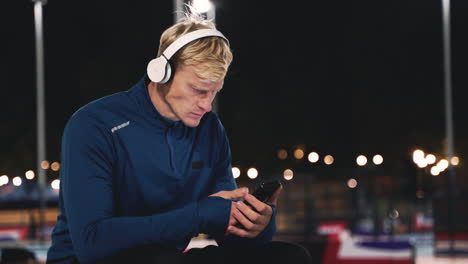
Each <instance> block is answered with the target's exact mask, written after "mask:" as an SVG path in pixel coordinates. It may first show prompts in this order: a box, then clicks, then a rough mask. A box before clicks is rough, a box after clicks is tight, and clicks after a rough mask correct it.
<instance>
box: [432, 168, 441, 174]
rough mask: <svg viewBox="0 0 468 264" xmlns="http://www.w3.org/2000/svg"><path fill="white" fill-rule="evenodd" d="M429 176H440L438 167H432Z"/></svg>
mask: <svg viewBox="0 0 468 264" xmlns="http://www.w3.org/2000/svg"><path fill="white" fill-rule="evenodd" d="M431 174H432V176H437V175H439V174H440V170H439V167H437V166H433V167H432V168H431Z"/></svg>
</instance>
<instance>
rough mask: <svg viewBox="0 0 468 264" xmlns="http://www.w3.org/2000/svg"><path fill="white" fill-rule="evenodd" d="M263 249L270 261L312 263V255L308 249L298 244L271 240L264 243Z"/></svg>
mask: <svg viewBox="0 0 468 264" xmlns="http://www.w3.org/2000/svg"><path fill="white" fill-rule="evenodd" d="M265 249H266V251H267V252H266V254H267V255H268V257H267V258H268V259H269V260H270V263H297V264H310V263H312V257H311V255H310V253H309V251H308V250H307V249H306V248H304V247H303V246H301V245H298V244H293V243H288V242H281V241H272V242H270V243H268V244H267V245H266V248H265ZM286 261H287V262H286Z"/></svg>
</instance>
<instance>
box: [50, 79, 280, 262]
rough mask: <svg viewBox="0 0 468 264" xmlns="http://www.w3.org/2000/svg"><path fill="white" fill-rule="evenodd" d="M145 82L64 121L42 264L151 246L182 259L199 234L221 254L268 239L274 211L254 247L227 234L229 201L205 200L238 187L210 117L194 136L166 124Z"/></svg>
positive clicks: (216, 125)
mask: <svg viewBox="0 0 468 264" xmlns="http://www.w3.org/2000/svg"><path fill="white" fill-rule="evenodd" d="M148 82H149V81H148V77H147V76H146V75H145V76H144V77H143V78H142V79H141V80H140V81H139V82H138V83H137V84H136V85H135V86H134V87H132V88H131V89H129V90H128V91H124V92H120V93H116V94H113V95H110V96H107V97H104V98H101V99H99V100H96V101H93V102H91V103H89V104H87V105H85V106H83V107H82V108H80V109H79V110H78V111H77V112H75V113H74V114H73V116H72V117H71V118H70V120H69V121H68V123H67V125H66V127H65V130H64V134H63V138H62V152H61V165H62V168H61V171H60V194H59V198H60V200H59V201H60V213H59V215H58V217H57V220H58V221H57V224H56V226H55V228H54V230H53V232H52V245H51V247H50V248H49V250H48V253H47V262H48V263H73V261H76V260H78V261H79V262H80V263H96V262H99V260H100V259H103V258H105V257H107V256H111V255H113V254H115V253H117V252H118V251H120V250H122V249H125V248H130V247H136V246H140V245H141V246H142V245H145V244H149V243H163V244H166V245H171V246H174V247H176V248H178V249H179V250H181V251H182V250H184V249H185V248H186V247H187V245H188V243H189V242H190V239H191V238H192V237H195V236H197V235H198V234H199V233H205V234H209V235H211V236H213V237H215V238H216V239H217V242H218V244H219V245H220V246H225V245H236V243H263V242H267V241H270V240H271V239H272V237H273V235H274V233H275V231H276V223H275V216H276V209H275V208H273V217H272V220H271V221H270V224H269V225H268V226H267V228H266V229H265V230H264V231H263V232H262V233H261V234H260V235H259V236H257V237H256V238H255V239H244V238H239V237H235V236H232V235H231V236H227V237H225V236H224V235H223V234H224V233H225V231H226V228H227V225H228V221H229V215H230V210H231V209H230V208H231V201H229V200H225V199H223V198H221V197H209V195H211V194H214V193H216V192H218V191H221V190H234V189H236V188H237V187H236V183H235V181H234V178H233V176H232V170H231V153H230V148H229V143H228V139H227V137H226V133H225V131H224V128H223V126H222V125H221V123H220V121H219V119H218V118H217V116H216V115H215V114H214V113H213V112H209V113H206V114H205V115H204V116H203V118H202V120H201V122H200V124H199V126H198V127H195V128H191V127H187V126H185V125H184V124H183V123H182V122H181V121H177V122H176V121H172V120H168V119H166V118H164V117H163V116H161V115H160V114H159V113H158V111H157V110H156V108H155V107H154V105H153V104H152V102H151V100H150V97H149V93H148V90H147V84H148Z"/></svg>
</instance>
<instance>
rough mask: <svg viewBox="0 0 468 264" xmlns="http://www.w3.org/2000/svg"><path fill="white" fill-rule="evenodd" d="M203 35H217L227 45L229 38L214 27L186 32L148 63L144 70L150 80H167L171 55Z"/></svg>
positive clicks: (159, 81) (169, 75)
mask: <svg viewBox="0 0 468 264" xmlns="http://www.w3.org/2000/svg"><path fill="white" fill-rule="evenodd" d="M205 37H219V38H222V39H224V40H225V41H226V42H227V44H228V45H229V40H228V39H227V38H226V37H225V36H224V35H223V34H222V33H221V32H219V31H218V30H215V29H199V30H195V31H192V32H190V33H187V34H185V35H183V36H181V37H179V38H178V39H176V40H175V41H174V42H173V43H172V44H171V45H169V47H167V48H166V49H165V50H164V52H163V53H162V54H161V55H160V56H159V57H157V58H156V59H153V60H151V61H150V62H149V63H148V67H147V68H146V71H147V73H148V77H149V78H150V80H151V81H153V82H156V83H166V82H167V81H169V79H170V78H171V73H172V69H171V64H170V63H169V60H170V59H171V57H172V56H173V55H174V54H175V53H176V52H177V51H178V50H179V49H181V48H182V47H184V46H185V45H187V44H188V43H190V42H192V41H194V40H197V39H200V38H205Z"/></svg>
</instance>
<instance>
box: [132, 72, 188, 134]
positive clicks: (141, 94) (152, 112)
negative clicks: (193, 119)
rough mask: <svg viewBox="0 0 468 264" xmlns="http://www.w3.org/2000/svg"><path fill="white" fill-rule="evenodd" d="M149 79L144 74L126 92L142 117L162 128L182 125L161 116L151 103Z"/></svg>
mask: <svg viewBox="0 0 468 264" xmlns="http://www.w3.org/2000/svg"><path fill="white" fill-rule="evenodd" d="M149 83H150V79H149V78H148V74H145V75H144V76H143V77H142V78H141V79H140V81H138V83H136V84H135V85H134V86H133V87H132V88H130V89H129V90H128V93H129V95H130V97H132V98H133V99H134V100H135V101H136V102H137V104H138V106H139V107H140V109H141V111H142V113H143V115H145V116H146V117H149V119H150V120H155V121H158V122H157V123H159V124H161V125H163V126H164V127H173V126H175V125H177V123H182V121H174V120H170V119H168V118H165V117H164V116H162V115H161V114H160V113H159V112H158V110H157V109H156V107H155V106H154V105H153V102H151V98H150V95H149V92H148V84H149Z"/></svg>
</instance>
